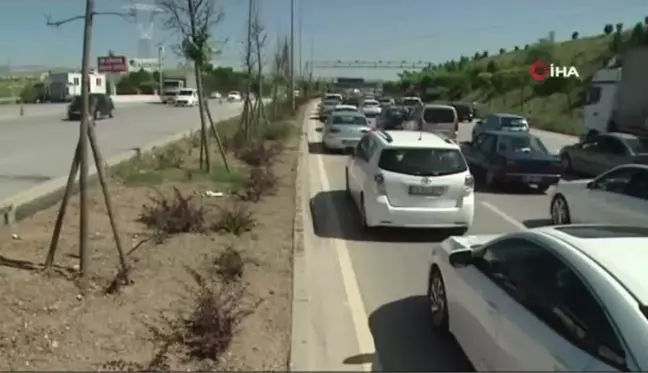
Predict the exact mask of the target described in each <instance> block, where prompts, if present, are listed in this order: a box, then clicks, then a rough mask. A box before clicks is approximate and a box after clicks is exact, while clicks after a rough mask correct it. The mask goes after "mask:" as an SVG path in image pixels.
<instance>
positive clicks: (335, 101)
mask: <svg viewBox="0 0 648 373" xmlns="http://www.w3.org/2000/svg"><path fill="white" fill-rule="evenodd" d="M339 103H340V102H339V101H338V100H331V99H327V100H324V103H323V105H324V106H333V105H338V104H339Z"/></svg>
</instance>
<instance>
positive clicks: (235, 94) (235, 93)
mask: <svg viewBox="0 0 648 373" xmlns="http://www.w3.org/2000/svg"><path fill="white" fill-rule="evenodd" d="M228 95H230V96H238V95H239V93H238V92H230V93H228Z"/></svg>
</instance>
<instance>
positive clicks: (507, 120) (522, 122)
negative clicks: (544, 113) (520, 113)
mask: <svg viewBox="0 0 648 373" xmlns="http://www.w3.org/2000/svg"><path fill="white" fill-rule="evenodd" d="M526 125H527V121H526V119H524V118H519V117H501V118H500V126H501V127H502V128H518V127H525V126H526Z"/></svg>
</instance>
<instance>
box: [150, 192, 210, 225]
mask: <svg viewBox="0 0 648 373" xmlns="http://www.w3.org/2000/svg"><path fill="white" fill-rule="evenodd" d="M151 202H152V203H151V204H150V205H144V206H143V211H142V213H141V215H140V217H139V219H138V220H139V221H140V222H142V223H144V224H146V226H147V227H149V228H153V229H154V230H155V231H156V232H165V233H167V234H177V233H188V232H201V231H202V230H203V229H204V226H205V211H204V208H203V206H201V205H198V204H196V203H194V202H193V196H187V197H185V196H183V195H182V193H181V192H180V191H179V190H178V189H177V188H173V196H172V197H167V196H164V195H163V194H162V193H160V192H158V196H157V197H152V198H151Z"/></svg>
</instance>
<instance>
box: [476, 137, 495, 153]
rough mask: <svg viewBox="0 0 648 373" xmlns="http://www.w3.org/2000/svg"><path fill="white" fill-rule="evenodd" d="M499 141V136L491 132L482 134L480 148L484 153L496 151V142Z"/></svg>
mask: <svg viewBox="0 0 648 373" xmlns="http://www.w3.org/2000/svg"><path fill="white" fill-rule="evenodd" d="M496 143H497V137H496V136H494V135H491V134H485V135H483V136H482V141H481V144H480V145H479V150H480V151H481V152H482V153H493V152H495V144H496Z"/></svg>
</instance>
